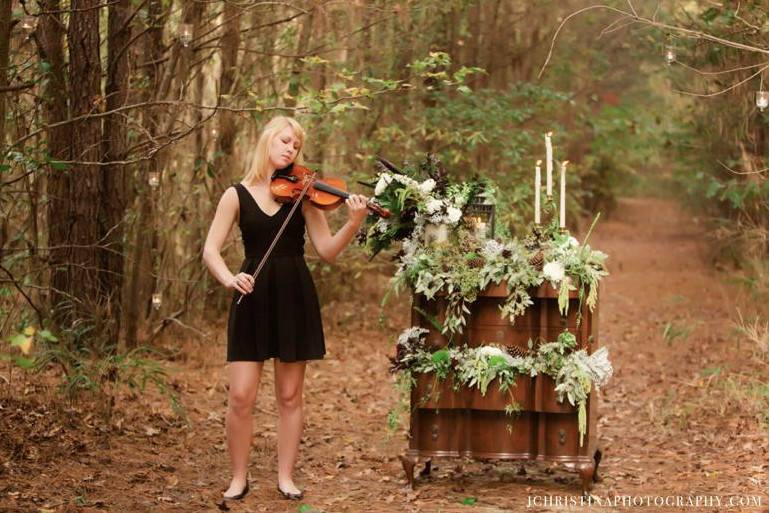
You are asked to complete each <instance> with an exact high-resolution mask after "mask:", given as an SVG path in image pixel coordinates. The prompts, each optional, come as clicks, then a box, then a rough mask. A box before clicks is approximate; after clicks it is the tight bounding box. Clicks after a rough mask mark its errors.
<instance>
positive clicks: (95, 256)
mask: <svg viewBox="0 0 770 513" xmlns="http://www.w3.org/2000/svg"><path fill="white" fill-rule="evenodd" d="M98 5H99V1H98V0H73V1H72V2H71V11H70V22H69V27H68V31H67V42H68V47H69V65H70V79H71V84H73V87H71V88H70V90H69V95H68V96H69V102H70V112H71V114H72V117H73V118H76V117H81V116H85V117H83V118H82V119H79V120H77V121H73V122H72V123H70V124H69V125H68V130H67V132H68V135H69V160H72V161H75V162H74V163H72V164H71V165H69V166H68V168H67V169H66V170H58V171H56V170H55V171H54V174H56V175H59V178H58V180H59V185H60V186H61V187H60V188H58V190H56V191H55V193H56V198H55V199H52V209H51V210H50V211H49V215H50V217H49V222H50V227H51V231H50V236H49V246H50V247H53V248H60V249H57V250H55V253H56V257H55V258H52V263H53V264H54V265H53V271H52V276H51V286H52V288H53V291H54V298H55V299H54V301H53V303H54V308H55V312H54V314H55V316H56V318H57V320H58V321H60V323H61V324H62V325H67V324H70V323H73V322H74V321H75V320H77V319H81V318H83V319H89V320H91V321H97V319H98V317H97V316H96V315H95V313H96V312H97V310H95V306H96V305H97V304H98V303H99V302H100V300H101V299H102V297H101V287H100V284H99V278H100V267H101V260H102V251H103V250H102V242H101V241H100V236H101V233H102V230H101V229H100V220H99V214H100V212H99V205H100V203H101V183H100V182H101V176H100V170H99V167H98V166H96V165H94V164H93V163H94V162H98V161H99V159H100V142H101V123H100V120H99V119H98V118H93V117H88V115H89V114H93V113H95V112H98V111H99V109H100V106H101V102H102V96H101V88H100V77H101V64H100V60H99V10H98V9H97V6H98ZM75 84H76V85H77V86H76V87H75V86H74V85H75Z"/></svg>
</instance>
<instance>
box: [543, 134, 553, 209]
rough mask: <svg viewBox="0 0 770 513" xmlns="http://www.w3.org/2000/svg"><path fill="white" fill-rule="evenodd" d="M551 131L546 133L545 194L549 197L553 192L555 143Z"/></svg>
mask: <svg viewBox="0 0 770 513" xmlns="http://www.w3.org/2000/svg"><path fill="white" fill-rule="evenodd" d="M551 133H552V132H548V133H546V134H545V175H546V178H545V195H546V196H548V197H549V198H550V197H551V195H552V194H553V145H552V144H551Z"/></svg>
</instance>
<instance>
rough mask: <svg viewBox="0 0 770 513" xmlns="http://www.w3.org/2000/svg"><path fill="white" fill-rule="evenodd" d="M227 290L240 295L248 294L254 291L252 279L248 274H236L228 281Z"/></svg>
mask: <svg viewBox="0 0 770 513" xmlns="http://www.w3.org/2000/svg"><path fill="white" fill-rule="evenodd" d="M227 288H228V289H233V290H237V291H238V292H240V293H241V294H250V293H251V292H252V291H253V290H254V277H253V276H252V275H250V274H246V273H238V274H236V275H235V276H233V279H232V280H230V283H228V285H227Z"/></svg>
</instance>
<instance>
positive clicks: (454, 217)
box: [446, 207, 463, 224]
mask: <svg viewBox="0 0 770 513" xmlns="http://www.w3.org/2000/svg"><path fill="white" fill-rule="evenodd" d="M462 215H463V211H462V210H460V209H459V208H457V207H449V208H447V209H446V218H447V221H448V222H449V224H457V222H458V221H459V220H460V218H461V217H462Z"/></svg>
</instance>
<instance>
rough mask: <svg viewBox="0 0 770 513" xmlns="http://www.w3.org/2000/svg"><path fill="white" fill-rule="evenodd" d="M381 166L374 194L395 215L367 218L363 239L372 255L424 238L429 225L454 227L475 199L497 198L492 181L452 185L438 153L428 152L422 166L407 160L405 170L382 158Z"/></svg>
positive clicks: (478, 179)
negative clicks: (478, 196) (436, 154)
mask: <svg viewBox="0 0 770 513" xmlns="http://www.w3.org/2000/svg"><path fill="white" fill-rule="evenodd" d="M378 167H379V172H378V174H377V178H376V180H375V182H374V184H375V185H374V197H375V198H376V200H377V202H378V203H379V204H380V205H382V206H383V207H384V208H386V209H388V210H389V211H390V212H391V216H390V217H389V218H374V217H369V218H367V225H366V230H365V232H364V235H363V242H364V243H365V245H366V248H367V249H368V250H369V251H370V253H372V254H377V253H379V252H380V251H382V250H383V249H387V248H388V247H390V245H391V244H392V243H394V242H397V241H405V242H406V241H415V240H417V239H419V238H421V237H422V236H423V235H424V232H425V229H426V226H432V227H444V228H448V229H450V230H453V229H455V228H456V227H457V226H458V224H459V223H460V220H461V219H462V216H463V211H464V209H465V208H466V206H467V205H468V202H469V201H470V199H471V198H473V197H474V196H477V195H481V196H483V197H485V198H487V199H488V201H493V200H494V197H495V190H494V187H493V186H492V184H491V182H489V181H488V180H484V179H481V178H474V179H472V180H469V181H467V182H463V183H459V184H450V183H449V181H448V179H447V174H446V171H445V170H444V168H443V166H442V165H441V162H439V160H438V159H437V158H436V157H435V156H434V155H428V156H427V157H426V159H425V161H424V162H423V163H422V164H420V165H419V166H413V165H411V164H408V163H407V164H406V165H405V166H404V167H403V169H399V168H397V167H396V166H395V165H394V164H392V163H390V162H389V161H387V160H385V159H382V158H381V159H379V160H378Z"/></svg>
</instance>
